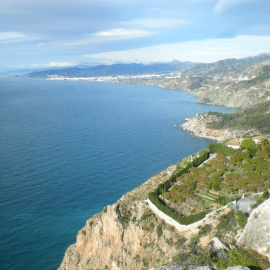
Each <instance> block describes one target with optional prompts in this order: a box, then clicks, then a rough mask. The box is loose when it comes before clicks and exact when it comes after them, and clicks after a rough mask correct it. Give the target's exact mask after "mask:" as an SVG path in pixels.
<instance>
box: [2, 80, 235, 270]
mask: <svg viewBox="0 0 270 270" xmlns="http://www.w3.org/2000/svg"><path fill="white" fill-rule="evenodd" d="M196 101H197V99H196V97H194V96H193V95H191V94H188V93H185V92H181V91H176V90H166V89H159V88H157V87H152V86H136V85H117V84H109V83H102V82H82V81H78V82H68V81H46V80H42V79H26V78H0V127H1V129H0V149H1V157H0V158H1V160H0V176H1V179H0V181H1V182H0V185H1V188H0V254H1V256H0V265H1V267H0V268H1V269H9V270H12V269H16V270H17V269H28V270H31V269H33V270H34V269H35V270H36V269H39V270H43V269H56V268H57V267H58V266H59V265H60V263H61V261H62V258H63V256H64V252H65V250H66V249H67V247H68V246H69V245H70V244H73V243H74V242H75V240H76V233H77V231H78V230H79V229H81V228H82V227H83V226H84V224H85V222H86V220H87V219H88V218H89V217H90V216H92V215H94V214H95V213H97V212H99V211H101V210H102V209H103V208H104V207H105V206H106V205H108V204H112V203H114V202H115V201H116V200H118V199H119V198H120V197H121V196H122V195H123V194H124V193H125V192H127V191H129V190H131V189H132V188H134V187H136V186H138V185H140V184H141V183H142V182H144V181H145V180H146V179H147V178H149V177H151V176H152V175H153V174H156V173H159V172H160V171H162V170H164V169H166V168H167V167H168V166H170V165H172V164H174V163H176V162H177V161H179V160H180V159H182V158H183V157H185V156H187V155H189V154H192V153H194V152H197V151H199V150H201V149H203V148H205V147H206V146H207V145H208V144H209V143H210V141H209V140H204V139H199V138H194V137H191V136H189V135H188V134H187V133H185V132H184V131H182V130H181V129H174V128H173V125H175V124H176V125H180V124H181V123H183V122H184V119H185V118H188V117H191V116H193V115H194V114H195V113H203V112H206V111H209V110H211V111H220V112H231V111H232V109H228V108H225V107H218V106H211V105H202V104H196Z"/></svg>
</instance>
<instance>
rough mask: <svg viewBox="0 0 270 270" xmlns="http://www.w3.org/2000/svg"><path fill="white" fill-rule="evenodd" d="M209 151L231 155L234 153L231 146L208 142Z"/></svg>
mask: <svg viewBox="0 0 270 270" xmlns="http://www.w3.org/2000/svg"><path fill="white" fill-rule="evenodd" d="M208 149H209V152H210V153H211V154H212V153H220V154H223V155H231V154H233V153H234V150H233V149H232V148H231V147H228V146H226V145H224V144H222V143H210V144H209V145H208Z"/></svg>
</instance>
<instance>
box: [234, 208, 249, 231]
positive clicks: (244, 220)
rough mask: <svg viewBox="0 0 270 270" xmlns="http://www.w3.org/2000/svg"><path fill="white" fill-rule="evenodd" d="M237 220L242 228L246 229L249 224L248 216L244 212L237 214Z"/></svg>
mask: <svg viewBox="0 0 270 270" xmlns="http://www.w3.org/2000/svg"><path fill="white" fill-rule="evenodd" d="M236 220H237V223H238V224H239V226H240V227H242V228H244V227H245V225H246V224H247V216H246V215H245V214H244V213H243V212H242V211H237V212H236Z"/></svg>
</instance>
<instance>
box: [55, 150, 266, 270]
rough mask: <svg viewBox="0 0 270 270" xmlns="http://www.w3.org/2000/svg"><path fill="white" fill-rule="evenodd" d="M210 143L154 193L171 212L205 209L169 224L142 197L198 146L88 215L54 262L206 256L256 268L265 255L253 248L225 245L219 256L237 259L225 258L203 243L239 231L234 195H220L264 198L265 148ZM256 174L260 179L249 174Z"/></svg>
mask: <svg viewBox="0 0 270 270" xmlns="http://www.w3.org/2000/svg"><path fill="white" fill-rule="evenodd" d="M213 149H214V150H213ZM225 149H227V148H226V147H225ZM213 151H214V152H215V151H216V155H214V156H212V158H211V159H209V160H208V161H207V162H206V163H204V164H203V165H202V166H200V167H199V168H195V167H190V169H189V170H188V172H187V173H185V174H183V175H182V176H181V177H184V178H185V180H184V179H182V178H181V179H180V178H179V179H178V178H177V179H176V180H177V181H176V182H175V183H174V184H173V186H171V187H169V188H168V189H164V190H163V191H162V194H160V200H165V201H166V204H167V207H170V208H171V209H172V210H173V211H174V212H176V213H178V215H180V216H181V215H186V216H190V215H191V214H193V213H196V211H202V210H206V211H207V212H208V214H207V215H206V216H205V218H203V219H201V220H199V221H198V222H195V223H193V224H190V225H181V226H182V227H181V229H176V228H175V227H174V226H172V225H169V224H167V222H164V221H163V220H162V219H161V218H160V216H159V215H158V214H157V213H156V212H153V210H152V207H150V204H149V203H148V202H147V201H145V199H146V198H147V196H149V195H147V194H149V192H150V193H151V192H155V190H160V188H162V187H164V183H166V182H168V181H170V179H172V178H175V175H179V173H180V172H181V171H182V170H183V169H184V168H187V166H189V164H191V163H193V161H194V160H196V159H198V157H200V156H202V154H203V153H206V152H202V153H198V154H194V155H192V156H189V157H187V158H185V159H184V160H182V161H181V162H179V163H178V164H176V165H174V166H171V167H170V168H168V169H167V170H165V171H163V172H161V173H160V174H158V175H155V176H153V177H152V178H150V179H149V180H148V181H146V182H145V183H143V184H142V185H141V186H140V187H138V188H136V189H134V190H133V191H131V192H129V193H127V194H125V195H124V196H123V197H122V198H121V199H120V200H119V201H118V202H116V203H115V204H113V205H112V206H107V207H105V208H104V210H103V212H102V213H99V214H97V215H95V216H93V217H92V218H90V219H89V220H88V221H87V222H86V225H85V227H84V228H82V230H81V231H80V232H79V233H78V235H77V240H76V243H75V244H74V245H72V246H70V247H69V248H68V249H67V251H66V254H65V257H64V259H63V262H62V264H61V266H60V268H59V269H61V270H64V269H74V270H76V269H81V270H83V269H149V268H150V267H154V266H158V265H164V262H177V263H179V264H182V265H190V264H191V265H206V264H208V265H210V266H211V267H214V268H215V269H224V268H225V267H227V266H230V265H236V264H244V265H247V264H248V266H253V267H257V268H256V269H264V268H266V267H270V263H269V262H268V261H267V259H266V258H265V257H263V256H262V255H259V254H258V253H257V252H256V251H249V250H246V249H244V248H237V249H234V250H233V249H232V250H231V251H230V248H226V250H227V251H226V254H227V255H226V254H225V256H229V257H230V256H235V255H236V254H238V255H237V258H238V259H237V260H234V261H233V262H229V261H227V260H226V259H224V257H223V258H222V257H219V255H218V254H219V252H218V253H215V252H216V251H213V250H211V249H210V247H209V244H210V242H211V239H216V238H215V237H218V238H219V239H221V240H223V241H224V242H226V243H227V244H235V242H236V240H237V239H238V238H239V236H240V235H241V232H242V231H243V227H244V226H245V223H246V217H245V215H244V214H243V213H242V212H241V211H239V210H238V207H237V206H236V205H235V204H234V203H230V204H226V203H227V202H228V201H231V200H233V199H235V198H239V197H240V196H241V195H242V194H243V193H246V195H247V196H251V198H253V200H254V202H255V200H257V201H256V203H257V204H258V205H259V204H260V203H261V202H263V201H264V200H265V199H267V198H268V196H269V194H268V193H267V189H268V188H269V187H270V186H269V183H268V182H269V180H268V179H269V177H268V174H269V168H270V164H269V153H268V158H267V157H262V156H260V152H261V150H259V149H258V150H257V152H256V153H253V155H251V154H250V153H249V152H248V151H245V150H243V151H236V152H234V151H233V150H230V151H229V152H230V153H229V152H228V153H227V154H225V153H224V152H223V153H221V152H222V151H224V149H223V148H222V147H221V149H220V148H219V146H218V147H216V146H214V148H213V147H210V152H211V153H213ZM226 151H227V150H226ZM217 152H218V153H217ZM258 176H259V177H261V179H262V181H257V180H256V179H257V177H258ZM193 182H194V183H195V185H194V184H193ZM236 183H238V184H237V185H236ZM210 185H211V187H210ZM181 186H183V187H186V186H187V189H186V188H185V189H182V190H181V191H180V189H181ZM179 188H180V189H179ZM207 190H208V191H209V192H207ZM262 191H265V192H264V193H263V195H261V193H258V192H262ZM179 192H180V193H179ZM192 194H194V195H192ZM184 195H187V196H184ZM165 197H166V199H165ZM174 198H177V199H176V200H175V199H174ZM179 198H180V200H179ZM198 200H199V201H198ZM169 201H170V202H169ZM176 204H177V205H178V206H180V208H179V209H178V208H177V207H176ZM183 207H184V208H185V210H183ZM198 207H199V208H198ZM257 222H258V220H257ZM257 224H258V223H257ZM257 227H258V229H259V226H258V225H257ZM213 237H214V238H213ZM213 241H216V242H218V241H220V240H213ZM211 243H212V242H211ZM227 246H228V247H229V245H227ZM223 252H224V251H223ZM227 252H228V253H227ZM225 258H226V257H225ZM245 263H246V264H245ZM168 269H170V268H168Z"/></svg>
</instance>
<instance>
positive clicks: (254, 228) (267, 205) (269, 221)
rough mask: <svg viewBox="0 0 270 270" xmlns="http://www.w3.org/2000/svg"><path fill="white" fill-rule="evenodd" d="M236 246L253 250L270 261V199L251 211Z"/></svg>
mask: <svg viewBox="0 0 270 270" xmlns="http://www.w3.org/2000/svg"><path fill="white" fill-rule="evenodd" d="M237 244H238V245H245V246H247V247H250V248H252V249H255V250H257V251H258V252H259V253H261V254H263V255H265V256H267V257H268V259H269V260H270V199H268V200H266V201H264V202H263V203H262V204H261V205H259V206H258V207H257V208H256V209H254V210H253V211H252V213H251V215H250V217H249V218H248V221H247V224H246V226H245V228H244V231H243V233H242V234H241V236H240V238H239V240H238V242H237Z"/></svg>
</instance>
